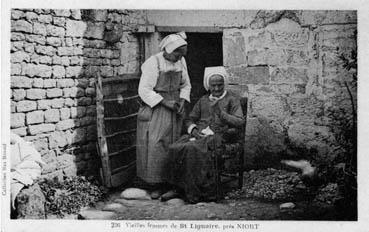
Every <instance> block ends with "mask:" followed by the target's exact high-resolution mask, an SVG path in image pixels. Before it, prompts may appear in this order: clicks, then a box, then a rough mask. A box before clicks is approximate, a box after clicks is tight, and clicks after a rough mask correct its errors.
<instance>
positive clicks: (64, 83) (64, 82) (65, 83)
mask: <svg viewBox="0 0 369 232" xmlns="http://www.w3.org/2000/svg"><path fill="white" fill-rule="evenodd" d="M74 84H75V83H74V80H73V79H60V80H57V82H56V86H57V87H58V88H66V87H73V86H74Z"/></svg>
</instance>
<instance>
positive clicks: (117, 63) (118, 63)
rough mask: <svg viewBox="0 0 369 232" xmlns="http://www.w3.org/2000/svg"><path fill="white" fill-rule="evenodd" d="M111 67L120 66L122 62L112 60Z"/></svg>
mask: <svg viewBox="0 0 369 232" xmlns="http://www.w3.org/2000/svg"><path fill="white" fill-rule="evenodd" d="M111 65H112V66H119V65H120V60H119V59H113V60H111Z"/></svg>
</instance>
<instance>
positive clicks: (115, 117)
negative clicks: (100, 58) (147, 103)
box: [96, 74, 139, 187]
mask: <svg viewBox="0 0 369 232" xmlns="http://www.w3.org/2000/svg"><path fill="white" fill-rule="evenodd" d="M138 83H139V75H138V74H137V75H136V74H126V75H120V76H117V77H113V78H104V79H103V78H101V76H100V75H99V74H98V81H97V84H96V109H97V131H98V143H97V145H98V151H99V155H100V157H101V161H102V168H101V170H100V174H101V176H102V180H103V182H104V185H105V186H106V187H117V186H119V185H122V184H124V183H126V182H128V181H129V180H132V178H133V177H134V176H135V173H136V172H135V170H136V125H137V112H138V109H139V101H138V100H139V97H138V94H137V89H138Z"/></svg>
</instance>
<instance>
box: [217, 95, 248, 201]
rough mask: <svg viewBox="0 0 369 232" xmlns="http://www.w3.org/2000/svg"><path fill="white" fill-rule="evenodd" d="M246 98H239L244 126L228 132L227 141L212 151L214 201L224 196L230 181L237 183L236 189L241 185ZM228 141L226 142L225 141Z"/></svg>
mask: <svg viewBox="0 0 369 232" xmlns="http://www.w3.org/2000/svg"><path fill="white" fill-rule="evenodd" d="M247 100H248V99H247V98H246V97H244V98H240V101H241V107H242V111H243V115H244V118H245V124H244V126H243V127H242V128H241V129H235V128H231V129H229V130H228V133H227V134H228V139H226V141H225V143H224V144H223V145H222V146H221V147H220V148H217V149H215V150H214V151H213V159H214V169H215V173H216V188H217V189H216V194H217V196H216V199H217V200H219V199H221V198H222V197H223V195H224V186H225V184H226V183H228V182H230V181H238V188H239V189H241V188H242V185H243V172H244V147H245V146H244V144H245V129H246V118H247V117H246V116H247ZM227 140H228V141H227Z"/></svg>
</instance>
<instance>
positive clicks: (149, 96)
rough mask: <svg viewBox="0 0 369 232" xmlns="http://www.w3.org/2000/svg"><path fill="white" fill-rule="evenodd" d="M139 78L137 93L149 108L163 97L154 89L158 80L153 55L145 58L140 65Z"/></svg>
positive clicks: (157, 70)
mask: <svg viewBox="0 0 369 232" xmlns="http://www.w3.org/2000/svg"><path fill="white" fill-rule="evenodd" d="M141 71H142V74H141V79H140V83H139V85H138V95H139V96H140V98H141V99H142V101H143V102H145V103H146V104H147V105H149V106H150V107H151V108H153V107H154V106H156V105H157V104H159V102H161V100H163V97H162V96H161V95H160V94H158V93H156V92H155V91H154V87H155V85H156V82H157V80H158V76H159V69H158V62H157V60H156V58H155V57H154V56H151V57H150V58H149V59H147V60H146V61H145V62H144V63H143V65H142V66H141Z"/></svg>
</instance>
